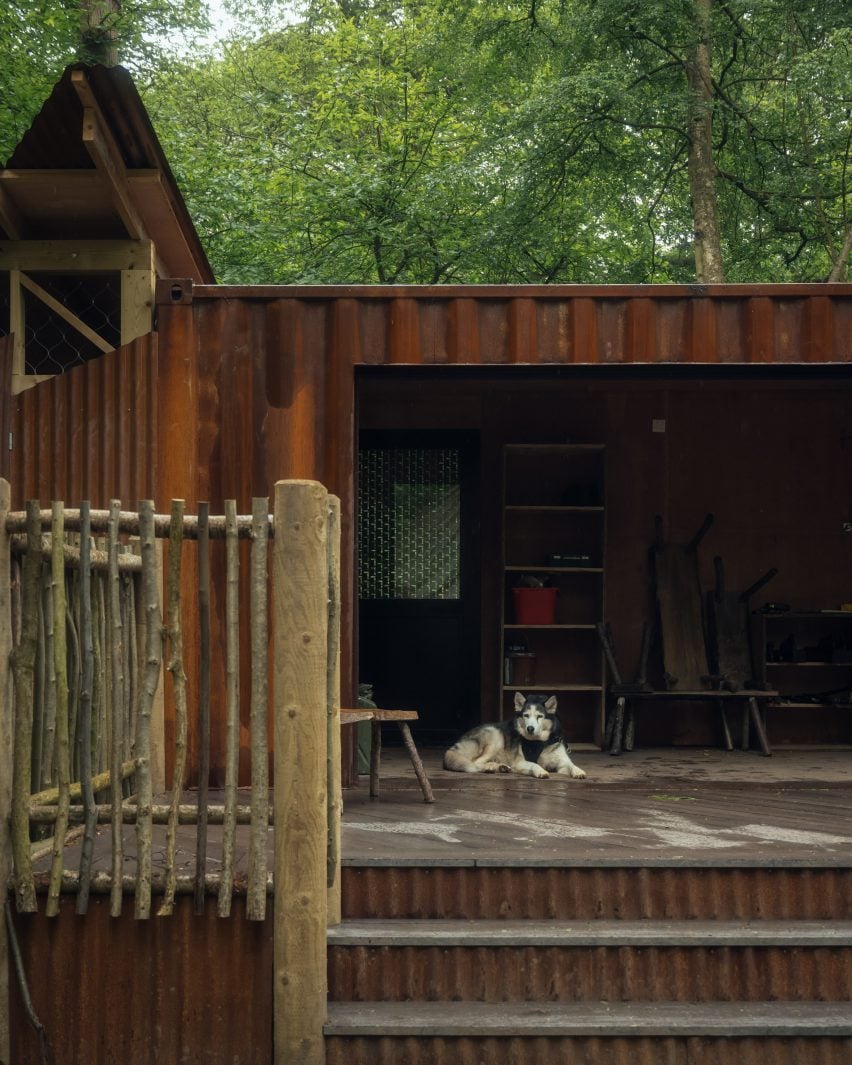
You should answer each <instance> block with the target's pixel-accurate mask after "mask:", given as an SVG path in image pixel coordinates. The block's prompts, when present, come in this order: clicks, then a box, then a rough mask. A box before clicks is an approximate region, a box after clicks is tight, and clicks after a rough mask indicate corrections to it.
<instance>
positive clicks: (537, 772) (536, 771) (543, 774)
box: [531, 765, 550, 780]
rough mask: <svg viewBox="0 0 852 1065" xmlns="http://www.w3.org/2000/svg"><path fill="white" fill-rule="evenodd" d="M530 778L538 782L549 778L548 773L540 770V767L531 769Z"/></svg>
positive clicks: (536, 766)
mask: <svg viewBox="0 0 852 1065" xmlns="http://www.w3.org/2000/svg"><path fill="white" fill-rule="evenodd" d="M531 775H532V776H534V777H538V779H539V780H544V778H545V777H549V776H550V773H548V771H547V770H546V769H542V768H541V766H540V765H534V766H533V768H532V774H531Z"/></svg>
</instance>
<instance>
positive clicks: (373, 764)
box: [340, 710, 435, 802]
mask: <svg viewBox="0 0 852 1065" xmlns="http://www.w3.org/2000/svg"><path fill="white" fill-rule="evenodd" d="M419 716H420V715H419V714H418V713H417V711H416V710H341V711H340V724H341V725H354V724H357V723H358V722H359V721H369V722H370V724H371V726H372V742H371V744H370V798H371V799H378V798H379V790H380V788H379V769H380V765H381V758H382V725H383V724H384V723H385V722H387V721H393V722H395V724H397V725H398V726H399V731H400V733H401V734H402V741H403V743H404V744H405V749H406V750H407V751H408V756H409V758H410V759H411V764H412V766H414V775H415V776H416V777H417V782H418V784H419V785H420V790H421V791H422V792H423V801H424V802H434V801H435V796H434V794H433V793H432V785H431V784H430V783H429V778H428V777H427V776H426V771H425V769H424V768H423V762H422V761H421V760H420V755H419V754H418V752H417V748H416V747H415V745H414V739H413V738H412V735H411V729H410V728H409V727H408V722H409V721H417V720H418V718H419Z"/></svg>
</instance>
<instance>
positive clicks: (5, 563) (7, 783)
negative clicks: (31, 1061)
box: [0, 479, 13, 1061]
mask: <svg viewBox="0 0 852 1065" xmlns="http://www.w3.org/2000/svg"><path fill="white" fill-rule="evenodd" d="M11 497H12V490H11V486H10V485H9V482H8V481H6V480H3V479H0V884H3V885H4V887H5V885H6V884H8V882H9V875H10V873H11V871H12V839H11V835H10V832H9V821H10V818H11V814H12V764H13V763H12V747H13V735H12V728H13V726H12V692H11V690H10V683H9V681H10V674H9V655H10V654H11V652H12V587H11V562H12V559H11V556H10V553H9V536H8V533H7V532H6V515H7V514H8V513H9V508H10V506H11V503H12V498H11ZM9 961H10V958H9V940H8V932H7V929H6V923H5V921H0V1061H11V1060H12V1034H11V1032H10V1030H9V970H10V965H9Z"/></svg>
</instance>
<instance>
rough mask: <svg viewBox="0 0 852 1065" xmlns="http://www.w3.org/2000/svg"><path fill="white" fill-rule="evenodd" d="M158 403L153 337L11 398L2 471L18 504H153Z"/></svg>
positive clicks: (7, 403)
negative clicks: (113, 501)
mask: <svg viewBox="0 0 852 1065" xmlns="http://www.w3.org/2000/svg"><path fill="white" fill-rule="evenodd" d="M9 354H10V352H9V353H7V359H8V356H9ZM156 400H157V337H156V334H153V333H151V334H148V335H146V336H142V337H140V338H139V339H138V340H134V341H133V342H132V343H131V344H128V345H126V346H125V347H123V348H119V349H118V350H116V351H113V352H109V353H107V354H105V355H102V356H100V357H99V358H97V359H93V360H91V361H90V362H87V363H86V364H85V365H83V366H78V367H76V368H74V369H72V370H69V371H68V372H67V373H64V374H61V375H59V376H58V377H54V378H52V379H51V380H50V381H44V382H42V383H41V384H39V385H37V386H36V387H34V388H30V389H28V390H27V391H25V392H22V393H20V394H19V395H18V396H12V397H9V396H8V395H7V397H6V401H5V404H4V418H3V452H2V454H3V463H2V469H3V475H4V476H5V477H6V478H7V479H8V480H9V481H10V483H11V485H12V505H13V506H14V507H21V506H22V505H23V504H24V502H25V501H26V500H27V499H40V500H41V502H42V504H43V505H48V504H49V503H50V501H51V500H53V499H63V500H64V501H65V502H66V504H68V505H73V506H76V505H77V504H78V503H79V502H80V500H83V499H88V500H89V501H90V502H91V503H92V505H93V506H94V507H107V506H108V505H109V501H110V499H113V498H118V499H121V500H122V502H123V503H124V504H126V505H127V506H128V507H134V506H135V505H136V503H137V501H138V500H139V499H150V498H153V496H154V491H155V488H156V483H157V449H158V440H157V402H156ZM10 432H11V434H12V441H11V442H12V447H11V449H9V446H8V445H9V440H8V433H10Z"/></svg>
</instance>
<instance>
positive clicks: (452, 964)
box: [328, 920, 852, 1012]
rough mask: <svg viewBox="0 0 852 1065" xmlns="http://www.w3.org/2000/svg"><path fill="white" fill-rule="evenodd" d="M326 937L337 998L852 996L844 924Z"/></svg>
mask: <svg viewBox="0 0 852 1065" xmlns="http://www.w3.org/2000/svg"><path fill="white" fill-rule="evenodd" d="M328 942H329V952H328V982H329V995H330V998H331V999H333V1000H336V1001H341V1002H343V1001H371V1000H373V1001H375V1000H383V1001H397V1002H401V1001H407V1000H410V1001H421V1002H428V1001H444V1002H453V1001H457V1000H466V1001H471V1002H506V1001H511V1000H524V1001H527V1002H536V1003H540V1002H543V1003H548V1002H591V1001H597V1000H600V999H607V1000H610V1001H619V1002H627V1001H635V1002H643V1001H644V1002H648V1001H666V1000H670V1001H677V1002H689V1001H725V1002H729V1003H730V1002H736V1001H741V1002H745V1001H752V1002H753V1001H759V1000H761V999H789V1000H795V1001H800V1002H801V1001H808V1000H822V1001H840V1000H848V999H850V998H852V922H849V921H847V922H828V921H823V922H816V921H813V922H812V921H792V922H781V921H463V920H456V921H452V920H436V921H430V920H425V921H406V920H398V921H345V922H343V924H341V925H339V926H338V927H336V928H333V929H330V930H329V937H328ZM850 1012H852V1007H850Z"/></svg>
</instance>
